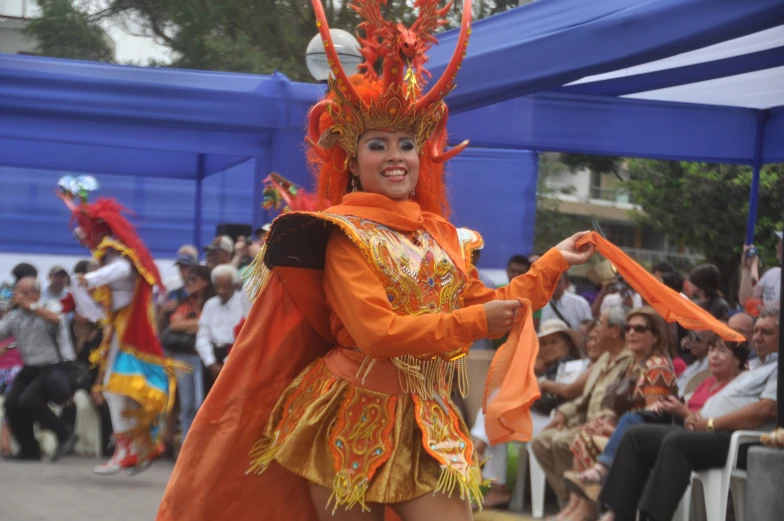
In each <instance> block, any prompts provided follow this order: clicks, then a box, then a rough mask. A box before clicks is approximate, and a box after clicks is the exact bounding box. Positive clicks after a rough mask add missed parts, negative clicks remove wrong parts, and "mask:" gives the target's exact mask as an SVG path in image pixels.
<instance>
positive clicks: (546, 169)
mask: <svg viewBox="0 0 784 521" xmlns="http://www.w3.org/2000/svg"><path fill="white" fill-rule="evenodd" d="M561 157H562V154H556V153H552V152H544V153H542V154H540V155H539V178H538V180H537V187H536V228H535V229H534V251H536V252H545V251H547V250H548V249H550V248H552V247H553V246H555V245H556V244H558V243H559V242H561V241H562V240H563V239H564V238H566V237H568V236H570V235H572V234H573V233H574V231H575V230H579V229H584V228H585V227H586V224H587V223H585V222H583V221H582V220H581V219H579V218H578V217H575V216H572V215H567V214H564V213H562V212H561V211H560V210H559V204H560V201H559V199H558V198H557V197H556V195H557V194H558V193H569V192H570V191H571V190H569V189H561V190H558V189H555V188H552V187H550V186H548V184H547V180H548V178H550V177H551V176H554V175H560V174H563V173H566V172H568V171H569V170H570V169H569V167H567V166H566V165H565V164H564V163H563V162H562V160H561Z"/></svg>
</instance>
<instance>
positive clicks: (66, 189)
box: [57, 176, 164, 288]
mask: <svg viewBox="0 0 784 521" xmlns="http://www.w3.org/2000/svg"><path fill="white" fill-rule="evenodd" d="M97 189H98V182H97V181H96V180H95V178H93V177H91V176H79V177H77V178H73V177H71V176H65V177H61V178H60V180H59V181H58V182H57V196H58V197H59V198H60V199H62V200H63V202H64V203H65V205H66V206H67V207H68V208H70V210H71V212H72V214H71V224H76V225H77V226H78V227H79V229H80V230H81V232H82V236H81V237H80V239H81V240H83V241H84V242H86V243H87V244H88V245H89V247H90V249H91V250H94V249H96V248H97V247H98V245H99V243H100V241H101V239H102V238H103V237H106V236H113V237H114V238H115V239H117V240H118V241H119V242H121V243H122V244H123V245H124V246H126V247H127V248H128V249H129V250H131V251H133V252H134V255H135V257H136V258H137V259H138V261H139V263H140V264H141V267H142V268H143V269H144V271H145V272H146V273H149V274H151V275H152V277H153V278H154V279H155V284H156V285H157V286H159V287H160V288H163V287H164V286H163V281H162V280H161V275H160V273H159V272H158V267H157V266H156V265H155V262H153V259H152V255H150V252H149V251H148V250H147V247H146V246H145V245H144V243H143V242H142V240H141V239H140V238H139V235H138V234H137V233H136V229H135V228H134V227H133V225H132V224H131V223H130V222H128V220H127V219H126V218H125V217H123V214H129V213H131V212H130V211H129V210H128V209H127V208H125V207H123V206H122V205H121V204H119V203H118V202H117V201H116V200H114V199H111V198H106V197H99V198H98V200H96V201H95V202H94V203H92V204H89V203H88V202H87V198H88V196H89V194H90V192H92V191H95V190H97ZM140 271H141V270H140Z"/></svg>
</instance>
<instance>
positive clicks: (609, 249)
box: [577, 232, 746, 342]
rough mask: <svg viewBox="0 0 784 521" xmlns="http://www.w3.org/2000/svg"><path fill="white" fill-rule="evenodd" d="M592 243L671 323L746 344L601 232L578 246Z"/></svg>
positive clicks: (585, 239)
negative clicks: (710, 332) (659, 279)
mask: <svg viewBox="0 0 784 521" xmlns="http://www.w3.org/2000/svg"><path fill="white" fill-rule="evenodd" d="M588 243H593V244H595V245H596V249H597V250H598V251H599V253H601V254H602V255H604V256H605V257H606V258H607V260H609V261H610V262H611V263H612V264H613V266H615V267H616V269H617V270H618V272H619V273H620V274H621V275H623V278H624V280H625V281H626V282H628V283H629V285H630V286H631V287H632V288H634V290H635V291H636V292H637V293H639V294H640V296H641V297H642V298H643V299H644V300H645V301H646V302H648V304H649V305H650V306H651V307H652V308H653V309H655V310H656V312H657V313H659V314H660V315H661V316H662V317H663V318H664V320H666V321H667V322H678V323H679V324H680V325H681V326H683V327H684V328H686V329H698V330H710V331H713V332H714V333H716V334H717V335H719V336H720V337H721V338H723V339H724V340H729V341H732V342H745V341H746V339H745V338H744V337H743V335H741V334H740V333H738V332H737V331H733V330H732V329H730V328H729V327H728V326H727V325H726V324H724V323H722V322H720V321H719V320H716V318H714V317H713V315H711V314H710V313H708V312H707V311H705V310H704V309H702V308H701V307H699V306H698V305H696V304H695V303H693V302H692V301H690V300H689V299H686V298H683V296H682V295H680V294H679V293H677V292H675V291H673V290H672V289H670V288H668V287H667V286H665V285H664V284H662V283H661V282H659V281H658V280H657V279H656V277H654V276H653V275H651V274H650V273H648V271H647V270H646V269H645V268H643V267H642V266H640V265H639V264H637V263H636V262H634V261H633V260H632V259H630V258H629V256H628V255H626V254H625V253H624V252H622V251H621V250H620V249H618V247H617V246H615V245H614V244H612V243H611V242H610V241H608V240H606V239H604V238H602V236H601V235H599V234H598V233H596V232H591V233H589V234H588V235H586V236H585V237H583V238H582V239H580V241H579V242H578V243H577V246H578V247H579V246H582V245H585V244H588Z"/></svg>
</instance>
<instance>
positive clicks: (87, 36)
mask: <svg viewBox="0 0 784 521" xmlns="http://www.w3.org/2000/svg"><path fill="white" fill-rule="evenodd" d="M38 6H39V7H40V9H41V16H40V17H39V18H35V19H33V20H31V21H30V22H29V23H28V24H27V26H26V27H25V34H26V35H28V36H30V37H32V38H33V39H35V41H36V44H37V46H36V52H38V54H42V55H44V56H52V57H55V58H71V59H76V60H90V61H100V62H111V61H114V52H113V50H112V48H111V45H110V44H109V42H108V41H107V40H106V35H105V33H104V32H103V29H101V27H100V26H99V25H98V24H97V23H96V22H95V21H94V20H93V19H92V18H91V17H90V15H89V14H88V13H87V12H86V11H85V10H82V9H80V8H78V7H76V6H75V5H74V4H73V3H72V2H71V0H38Z"/></svg>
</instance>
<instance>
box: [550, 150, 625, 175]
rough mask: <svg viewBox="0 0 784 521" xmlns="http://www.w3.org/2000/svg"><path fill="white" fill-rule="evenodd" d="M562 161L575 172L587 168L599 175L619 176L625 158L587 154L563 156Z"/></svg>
mask: <svg viewBox="0 0 784 521" xmlns="http://www.w3.org/2000/svg"><path fill="white" fill-rule="evenodd" d="M561 161H562V162H563V164H564V165H566V166H567V167H568V168H569V169H570V170H572V171H573V172H575V171H578V170H582V169H584V168H587V169H588V170H590V171H591V172H596V173H598V174H604V173H614V174H616V175H617V174H618V169H619V168H620V166H621V162H622V161H623V158H620V157H616V156H590V155H587V154H561Z"/></svg>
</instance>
